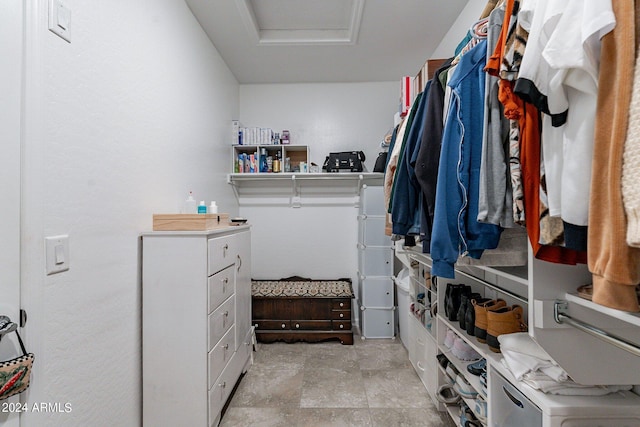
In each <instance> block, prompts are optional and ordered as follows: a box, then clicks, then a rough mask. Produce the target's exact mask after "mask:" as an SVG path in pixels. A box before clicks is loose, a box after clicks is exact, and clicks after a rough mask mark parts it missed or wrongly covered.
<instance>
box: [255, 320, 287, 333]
mask: <svg viewBox="0 0 640 427" xmlns="http://www.w3.org/2000/svg"><path fill="white" fill-rule="evenodd" d="M253 325H254V326H255V327H256V330H263V331H269V330H277V329H291V322H290V321H288V320H254V321H253Z"/></svg>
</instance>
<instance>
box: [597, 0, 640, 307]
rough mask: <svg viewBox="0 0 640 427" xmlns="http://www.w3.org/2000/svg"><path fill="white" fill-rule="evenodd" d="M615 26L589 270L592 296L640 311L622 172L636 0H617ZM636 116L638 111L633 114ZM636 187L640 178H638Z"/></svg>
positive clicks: (605, 74)
mask: <svg viewBox="0 0 640 427" xmlns="http://www.w3.org/2000/svg"><path fill="white" fill-rule="evenodd" d="M613 8H614V13H615V19H616V21H617V24H616V28H615V29H614V30H613V31H612V32H610V33H609V34H607V35H605V36H604V37H603V39H602V49H601V55H602V57H601V61H600V64H601V65H600V79H599V88H598V95H599V97H598V114H597V116H596V125H595V135H596V138H595V145H594V156H593V169H594V171H597V174H595V173H594V176H593V180H592V189H591V200H590V207H589V270H590V271H591V272H592V273H593V301H594V302H596V303H598V304H602V305H604V306H607V307H612V308H616V309H620V310H625V311H632V312H637V311H639V307H638V300H637V297H636V292H635V285H636V284H637V283H638V282H640V249H638V248H632V247H630V246H628V245H626V244H625V235H626V220H625V216H624V206H623V203H622V194H621V192H622V188H621V179H622V178H621V176H622V168H623V163H622V162H623V152H624V141H625V139H626V136H627V135H626V131H627V124H628V110H629V105H630V102H631V93H632V90H633V64H634V54H635V52H636V49H635V46H634V43H633V40H634V36H635V31H637V30H638V29H637V28H635V29H634V26H635V23H634V15H635V14H637V13H638V6H637V3H636V10H635V13H634V6H633V2H630V1H628V0H614V1H613ZM632 117H633V116H632ZM635 185H636V186H637V183H635Z"/></svg>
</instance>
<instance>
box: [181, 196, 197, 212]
mask: <svg viewBox="0 0 640 427" xmlns="http://www.w3.org/2000/svg"><path fill="white" fill-rule="evenodd" d="M182 213H185V214H194V213H198V208H197V206H196V200H195V199H194V198H193V191H189V197H187V200H185V201H184V206H183V208H182Z"/></svg>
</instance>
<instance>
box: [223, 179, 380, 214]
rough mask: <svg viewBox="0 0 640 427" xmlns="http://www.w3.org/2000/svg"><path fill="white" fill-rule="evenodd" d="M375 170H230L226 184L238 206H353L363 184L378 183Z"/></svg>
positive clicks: (357, 199) (356, 201)
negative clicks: (245, 171) (320, 171)
mask: <svg viewBox="0 0 640 427" xmlns="http://www.w3.org/2000/svg"><path fill="white" fill-rule="evenodd" d="M383 180H384V174H383V173H379V172H362V173H358V172H350V173H346V172H345V173H232V174H228V175H227V183H228V184H230V185H231V186H232V187H233V190H234V193H235V195H236V198H237V200H238V203H239V204H240V205H245V206H246V205H260V206H268V205H276V206H282V205H289V206H291V207H294V208H298V207H302V206H311V205H316V206H318V205H322V206H332V205H345V204H349V205H353V204H355V205H357V203H358V201H359V196H360V190H361V189H362V187H363V186H364V185H382V183H383Z"/></svg>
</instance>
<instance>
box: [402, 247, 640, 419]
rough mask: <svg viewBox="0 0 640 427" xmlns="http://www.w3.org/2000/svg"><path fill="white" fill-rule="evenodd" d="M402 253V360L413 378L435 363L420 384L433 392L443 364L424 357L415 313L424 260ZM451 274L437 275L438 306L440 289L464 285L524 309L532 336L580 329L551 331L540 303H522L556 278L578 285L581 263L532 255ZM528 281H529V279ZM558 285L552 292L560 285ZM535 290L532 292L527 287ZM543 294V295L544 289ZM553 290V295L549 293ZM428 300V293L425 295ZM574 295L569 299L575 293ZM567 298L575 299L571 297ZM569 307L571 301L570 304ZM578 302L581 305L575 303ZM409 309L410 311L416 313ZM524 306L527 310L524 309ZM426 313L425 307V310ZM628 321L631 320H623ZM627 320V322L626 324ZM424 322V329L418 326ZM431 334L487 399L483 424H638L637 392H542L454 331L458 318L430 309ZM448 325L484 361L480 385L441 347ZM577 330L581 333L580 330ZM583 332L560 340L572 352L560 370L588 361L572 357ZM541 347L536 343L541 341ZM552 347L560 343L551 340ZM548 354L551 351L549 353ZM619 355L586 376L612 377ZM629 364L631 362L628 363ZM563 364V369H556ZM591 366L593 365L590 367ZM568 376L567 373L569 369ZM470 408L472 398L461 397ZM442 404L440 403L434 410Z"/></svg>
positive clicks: (415, 252) (454, 413) (425, 340)
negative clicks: (407, 296)
mask: <svg viewBox="0 0 640 427" xmlns="http://www.w3.org/2000/svg"><path fill="white" fill-rule="evenodd" d="M404 255H405V256H407V257H408V259H409V260H410V261H411V265H412V267H413V268H412V274H411V276H412V282H411V283H412V285H411V290H410V293H411V296H412V304H413V306H414V310H413V311H412V312H413V314H414V316H413V317H410V319H409V320H410V328H409V330H410V334H411V341H410V345H409V358H410V360H411V362H412V364H413V365H414V367H415V369H416V372H417V373H418V375H419V376H420V377H421V378H423V376H426V378H427V379H428V378H429V376H428V375H427V373H428V372H429V369H430V367H432V366H435V369H436V372H437V374H438V375H436V378H437V383H436V384H435V385H434V384H433V383H432V382H431V383H430V382H429V381H425V380H424V379H423V382H424V384H425V387H426V388H427V390H428V391H429V394H430V395H431V396H432V397H433V396H434V393H435V390H437V389H438V387H440V386H443V385H445V384H447V383H449V382H450V381H449V379H448V377H447V375H446V373H445V371H444V369H443V368H442V367H441V366H440V365H439V364H438V363H437V362H436V361H435V354H434V353H433V352H432V353H431V355H427V356H424V357H425V359H423V358H422V357H423V354H425V352H426V353H428V352H429V350H427V348H428V347H429V344H431V342H432V341H430V339H429V338H430V337H432V335H431V334H429V333H428V332H427V331H428V329H427V328H425V327H424V326H426V325H428V324H429V322H428V319H429V317H428V316H422V314H423V312H424V311H427V310H425V309H426V307H427V306H428V301H425V302H424V307H423V305H422V294H423V293H424V294H426V295H428V292H430V291H433V287H432V289H427V291H426V292H425V291H424V290H423V288H422V284H423V283H424V284H426V283H427V281H426V280H425V279H424V276H425V273H424V271H425V269H427V268H428V266H429V265H430V262H431V260H430V258H429V256H428V255H425V254H422V253H420V247H419V246H418V247H415V248H405V250H404ZM455 273H456V276H455V279H443V278H438V280H437V282H436V283H437V292H436V294H437V297H436V300H437V301H438V306H439V307H441V308H443V307H444V300H445V291H446V285H447V283H453V284H458V283H464V284H466V285H469V286H471V288H472V291H473V292H477V293H480V294H481V295H482V296H484V297H488V298H503V299H505V300H506V303H507V305H513V304H519V305H521V306H523V307H524V308H525V320H526V321H527V323H528V324H529V329H530V333H531V329H532V328H535V332H536V334H535V337H536V338H537V337H538V334H540V333H547V334H548V335H552V334H553V332H554V331H555V332H557V331H563V334H562V335H559V334H556V335H557V336H556V338H555V339H556V340H557V339H559V338H560V337H563V338H565V339H566V337H569V338H570V337H571V335H574V336H576V335H577V334H582V333H581V332H580V331H577V330H570V329H568V328H566V327H565V328H559V327H557V326H554V325H553V324H551V323H550V322H549V320H548V319H547V318H546V317H543V318H541V316H543V315H544V316H547V315H548V313H547V307H546V306H545V307H536V308H535V309H534V308H532V307H531V304H529V301H530V300H531V296H532V295H533V296H534V299H536V302H537V298H535V297H536V296H538V298H540V299H542V298H545V299H546V298H549V295H552V294H553V291H552V289H551V285H553V284H557V283H558V282H560V281H562V282H567V284H566V285H563V286H565V287H567V288H568V289H569V288H572V287H573V286H574V284H576V283H580V282H581V281H582V280H584V279H585V275H584V271H582V269H581V267H567V266H557V265H554V264H549V263H544V262H542V261H538V260H532V259H530V260H529V266H528V268H527V267H524V268H520V267H511V268H491V267H471V266H463V265H457V266H456V272H455ZM533 279H535V286H531V285H532V284H533V283H534V280H533ZM543 279H546V280H547V281H548V282H546V283H544V284H542V283H541V281H542V280H543ZM563 286H560V288H559V289H562V288H563ZM532 287H535V288H538V289H537V290H532V289H531V288H532ZM545 292H546V294H545ZM555 292H558V290H556V291H555ZM432 298H433V297H432ZM575 298H577V297H575ZM571 301H572V302H574V303H575V301H573V300H571ZM576 304H577V303H576ZM581 305H584V303H582V304H581ZM415 307H417V308H418V309H417V310H416V309H415ZM527 307H528V310H527ZM432 312H433V310H432ZM631 319H632V320H633V318H632V317H631ZM632 320H631V321H629V323H633V322H632ZM423 325H424V326H423ZM431 328H432V329H431V332H435V333H436V336H437V342H436V352H437V353H442V354H443V355H444V356H446V357H447V359H448V360H449V361H450V363H451V364H452V365H453V366H454V367H455V368H456V370H457V372H459V374H460V375H462V376H463V377H464V378H465V379H466V381H467V382H468V383H469V384H470V386H471V387H472V388H473V389H474V390H475V391H476V392H478V394H479V395H480V396H481V397H482V398H484V399H485V401H486V402H487V406H488V410H487V415H488V417H487V419H486V422H484V423H482V425H485V426H491V427H525V426H531V427H578V426H579V427H591V426H593V427H595V426H599V427H613V426H615V427H621V426H638V425H640V406H639V405H640V396H638V395H636V394H634V393H631V392H619V393H615V394H611V395H607V396H602V397H594V396H559V395H552V394H545V393H542V392H541V391H538V390H534V389H533V388H531V387H529V386H528V385H526V384H524V383H523V382H520V381H517V380H516V379H515V378H514V377H513V375H512V374H511V372H510V371H509V370H508V369H507V368H506V367H505V366H504V365H503V363H502V359H503V357H502V355H501V354H500V353H494V352H492V351H490V350H489V348H488V346H487V345H486V344H482V343H479V342H478V341H477V339H476V338H475V337H473V336H470V335H468V334H467V333H466V331H465V330H463V329H461V328H460V325H459V324H458V322H452V321H449V320H448V319H447V318H446V317H445V316H444V310H443V309H440V310H438V314H437V315H436V316H435V318H434V319H431ZM448 330H451V331H452V332H453V333H454V336H455V337H456V339H460V340H462V341H463V342H465V343H466V344H468V345H469V346H470V347H471V348H473V350H475V351H476V352H477V353H479V354H480V355H481V357H483V358H485V359H486V360H487V379H486V382H487V383H486V387H483V386H482V381H481V378H480V377H478V376H475V375H472V374H471V373H469V372H468V370H467V365H469V364H471V363H474V361H463V360H460V359H458V358H457V357H456V356H455V355H454V354H453V352H452V350H451V349H450V348H448V347H447V346H445V344H444V342H445V337H446V335H447V331H448ZM583 335H585V334H583ZM585 337H588V336H587V335H585V336H584V337H582V338H581V339H577V338H576V339H573V338H570V339H567V340H566V341H565V345H564V349H563V353H565V354H568V353H570V352H571V353H572V354H573V356H572V358H568V359H567V360H566V364H567V365H566V366H567V368H565V369H566V370H570V369H571V366H574V367H575V366H576V365H578V366H583V365H586V364H589V363H591V361H590V359H591V357H592V353H591V352H588V353H584V354H588V355H589V357H576V355H577V354H578V355H579V354H583V353H581V352H580V351H581V350H580V349H585V348H590V347H589V346H591V345H592V343H591V342H590V341H589V340H585ZM543 347H544V346H543ZM557 347H562V346H561V345H560V344H559V343H558V345H557ZM609 354H610V355H611V356H614V355H615V353H614V352H613V351H611V350H610V352H609ZM552 356H553V354H552ZM619 360H620V359H618V358H616V359H615V362H613V361H612V362H610V363H602V364H601V365H600V367H599V368H597V370H598V371H599V372H595V373H593V374H591V377H592V378H596V376H599V377H600V378H606V374H607V373H612V372H613V373H614V374H613V375H614V377H616V378H619V375H620V374H621V372H620V371H627V367H626V366H625V365H617V363H618V362H619ZM636 366H637V361H636ZM564 367H565V366H564V364H563V368H564ZM594 369H595V368H594ZM636 371H637V370H630V371H629V375H630V376H631V377H632V378H635V377H634V375H635V374H636ZM569 373H570V374H571V372H569ZM463 401H465V403H466V404H467V405H468V406H469V407H470V409H471V410H472V411H474V410H475V409H476V405H475V400H474V399H463ZM442 407H443V406H442V405H441V406H440V408H442ZM444 409H446V410H447V412H448V413H449V414H450V416H451V418H452V419H453V421H454V422H455V423H456V425H459V420H460V409H459V407H458V406H456V405H449V406H446V407H445V408H444Z"/></svg>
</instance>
